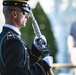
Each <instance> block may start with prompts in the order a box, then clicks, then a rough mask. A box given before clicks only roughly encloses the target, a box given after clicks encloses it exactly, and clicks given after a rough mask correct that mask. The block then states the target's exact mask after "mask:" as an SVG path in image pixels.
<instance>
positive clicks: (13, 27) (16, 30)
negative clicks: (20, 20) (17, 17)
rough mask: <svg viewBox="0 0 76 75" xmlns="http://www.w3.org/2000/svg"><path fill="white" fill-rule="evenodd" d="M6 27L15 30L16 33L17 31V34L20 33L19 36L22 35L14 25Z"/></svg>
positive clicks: (6, 25)
mask: <svg viewBox="0 0 76 75" xmlns="http://www.w3.org/2000/svg"><path fill="white" fill-rule="evenodd" d="M4 27H8V28H10V29H12V30H14V31H15V32H16V33H18V34H19V35H21V32H20V31H19V29H18V28H16V27H15V26H13V25H10V24H5V25H4Z"/></svg>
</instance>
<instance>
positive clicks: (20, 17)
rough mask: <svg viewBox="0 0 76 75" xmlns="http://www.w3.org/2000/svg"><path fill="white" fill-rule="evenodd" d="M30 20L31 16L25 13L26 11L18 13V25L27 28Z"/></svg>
mask: <svg viewBox="0 0 76 75" xmlns="http://www.w3.org/2000/svg"><path fill="white" fill-rule="evenodd" d="M28 18H29V14H28V13H26V12H25V13H24V11H22V12H17V23H18V25H19V26H20V27H21V26H26V22H27V19H28Z"/></svg>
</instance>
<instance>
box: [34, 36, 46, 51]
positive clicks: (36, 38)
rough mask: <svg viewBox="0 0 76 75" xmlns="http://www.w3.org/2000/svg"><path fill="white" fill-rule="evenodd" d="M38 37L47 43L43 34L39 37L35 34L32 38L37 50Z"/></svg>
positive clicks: (38, 47) (38, 46)
mask: <svg viewBox="0 0 76 75" xmlns="http://www.w3.org/2000/svg"><path fill="white" fill-rule="evenodd" d="M40 39H41V40H42V42H44V43H47V42H46V38H45V36H44V35H41V36H40V37H37V36H36V37H35V38H34V45H35V47H36V48H37V49H38V50H40V45H39V43H38V42H39V40H40Z"/></svg>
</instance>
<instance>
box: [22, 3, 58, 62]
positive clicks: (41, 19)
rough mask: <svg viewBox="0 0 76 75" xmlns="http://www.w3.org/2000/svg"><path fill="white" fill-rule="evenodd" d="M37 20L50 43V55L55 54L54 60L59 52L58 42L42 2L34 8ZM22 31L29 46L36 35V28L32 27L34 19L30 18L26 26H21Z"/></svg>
mask: <svg viewBox="0 0 76 75" xmlns="http://www.w3.org/2000/svg"><path fill="white" fill-rule="evenodd" d="M32 11H33V14H34V17H35V19H36V21H37V22H38V25H39V28H40V30H41V33H42V34H43V35H44V36H45V37H46V39H47V43H48V49H49V50H50V55H52V56H53V58H54V62H56V60H55V54H56V53H57V48H56V42H55V39H54V36H53V32H52V29H51V26H50V23H49V20H48V18H47V16H46V15H45V13H44V11H43V10H42V8H41V6H40V4H39V3H38V4H37V6H36V8H35V9H33V10H32ZM21 33H22V37H23V39H24V40H25V41H26V43H27V44H28V46H29V47H31V44H32V42H33V39H34V37H35V34H34V30H33V28H32V20H31V18H29V19H28V21H27V25H26V27H23V28H21Z"/></svg>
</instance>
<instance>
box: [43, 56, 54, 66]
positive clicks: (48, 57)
mask: <svg viewBox="0 0 76 75" xmlns="http://www.w3.org/2000/svg"><path fill="white" fill-rule="evenodd" d="M43 60H44V61H45V62H46V63H47V64H48V65H49V67H52V66H53V57H52V56H46V57H44V58H43Z"/></svg>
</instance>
